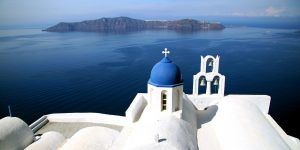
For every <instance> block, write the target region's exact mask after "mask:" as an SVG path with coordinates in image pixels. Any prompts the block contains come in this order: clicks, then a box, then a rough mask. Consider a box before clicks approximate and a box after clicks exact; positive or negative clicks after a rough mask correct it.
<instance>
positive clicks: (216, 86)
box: [211, 76, 220, 94]
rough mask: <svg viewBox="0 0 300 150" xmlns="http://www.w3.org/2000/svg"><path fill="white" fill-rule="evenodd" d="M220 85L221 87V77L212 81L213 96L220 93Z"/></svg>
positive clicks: (216, 77)
mask: <svg viewBox="0 0 300 150" xmlns="http://www.w3.org/2000/svg"><path fill="white" fill-rule="evenodd" d="M219 85H220V77H219V76H215V77H214V79H213V80H212V85H211V94H218V92H219Z"/></svg>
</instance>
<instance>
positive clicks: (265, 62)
mask: <svg viewBox="0 0 300 150" xmlns="http://www.w3.org/2000/svg"><path fill="white" fill-rule="evenodd" d="M164 48H168V49H169V50H170V55H169V58H170V59H171V60H172V61H173V62H174V63H176V64H177V65H178V66H179V67H180V69H181V72H182V75H183V78H184V92H185V93H187V94H190V93H192V85H193V83H192V80H193V75H194V74H196V73H197V72H199V71H200V56H201V55H202V56H205V55H213V56H216V55H219V56H220V73H221V74H223V75H225V76H226V86H225V94H263V95H270V96H271V97H272V99H271V106H270V110H269V113H270V115H271V116H272V117H273V118H274V119H275V120H276V121H277V122H278V124H279V125H280V126H281V127H282V128H283V129H284V130H285V131H286V132H287V133H288V134H289V135H292V136H296V137H298V138H299V137H300V128H299V127H300V123H299V115H300V98H299V97H300V96H299V93H300V32H299V30H296V29H276V28H258V27H245V26H233V27H228V28H225V29H224V30H218V31H200V32H190V33H185V32H176V31H170V30H148V31H136V32H128V33H95V32H68V33H53V32H43V31H42V28H25V29H24V28H17V29H16V28H15V29H1V30H0V117H1V118H2V117H4V116H8V115H9V111H8V107H10V110H11V114H12V116H16V117H20V118H21V119H23V120H25V121H26V122H27V123H28V124H31V123H32V122H33V121H35V120H36V119H38V118H39V117H41V116H42V115H46V114H51V113H68V112H97V113H106V114H114V115H125V111H126V109H127V108H128V106H129V105H130V103H131V101H132V100H133V99H134V97H135V95H136V94H137V93H145V92H147V82H148V80H149V76H150V72H151V69H152V67H153V66H154V65H155V63H157V62H158V61H160V60H161V59H162V58H163V57H164V56H163V55H162V51H163V49H164ZM253 124H255V122H253Z"/></svg>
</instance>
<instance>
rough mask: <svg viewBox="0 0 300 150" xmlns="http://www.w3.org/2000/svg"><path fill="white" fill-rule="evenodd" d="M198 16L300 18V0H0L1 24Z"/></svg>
mask: <svg viewBox="0 0 300 150" xmlns="http://www.w3.org/2000/svg"><path fill="white" fill-rule="evenodd" d="M116 16H129V17H134V18H140V19H172V18H174V19H175V18H194V17H199V16H248V17H249V16H251V17H255V16H274V17H278V16H300V0H109V1H107V0H106V1H104V0H0V25H5V24H37V23H40V24H42V23H52V22H58V21H80V20H84V19H96V18H101V17H116Z"/></svg>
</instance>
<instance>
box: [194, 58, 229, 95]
mask: <svg viewBox="0 0 300 150" xmlns="http://www.w3.org/2000/svg"><path fill="white" fill-rule="evenodd" d="M219 61H220V57H219V56H218V55H217V56H216V57H213V56H211V55H208V56H205V57H203V56H201V64H200V72H199V73H197V74H196V75H194V77H193V95H194V96H197V95H207V96H208V95H216V96H224V91H225V76H224V75H222V74H220V73H219ZM202 87H203V88H204V91H203V93H200V92H199V91H200V88H202Z"/></svg>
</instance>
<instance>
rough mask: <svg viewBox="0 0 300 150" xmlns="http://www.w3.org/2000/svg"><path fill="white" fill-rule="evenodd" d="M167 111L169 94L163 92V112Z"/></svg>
mask: <svg viewBox="0 0 300 150" xmlns="http://www.w3.org/2000/svg"><path fill="white" fill-rule="evenodd" d="M164 110H167V93H166V91H163V92H162V93H161V111H164Z"/></svg>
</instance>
